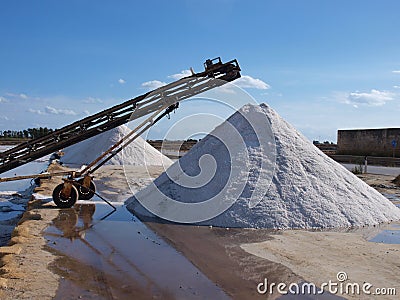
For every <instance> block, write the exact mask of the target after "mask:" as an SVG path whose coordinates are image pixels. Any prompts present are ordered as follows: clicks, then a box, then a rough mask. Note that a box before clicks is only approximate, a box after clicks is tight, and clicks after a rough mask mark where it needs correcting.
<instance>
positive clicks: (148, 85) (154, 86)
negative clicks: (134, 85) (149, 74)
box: [142, 80, 167, 90]
mask: <svg viewBox="0 0 400 300" xmlns="http://www.w3.org/2000/svg"><path fill="white" fill-rule="evenodd" d="M166 84H167V83H166V82H162V81H159V80H151V81H146V82H143V83H142V87H144V88H147V89H150V90H154V89H157V88H159V87H162V86H164V85H166Z"/></svg>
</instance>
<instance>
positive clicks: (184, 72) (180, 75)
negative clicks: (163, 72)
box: [168, 70, 192, 80]
mask: <svg viewBox="0 0 400 300" xmlns="http://www.w3.org/2000/svg"><path fill="white" fill-rule="evenodd" d="M190 75H192V72H191V71H190V70H182V71H181V72H180V73H177V74H172V75H169V76H168V78H172V79H175V80H179V79H182V78H184V77H187V76H190Z"/></svg>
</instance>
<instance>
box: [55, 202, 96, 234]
mask: <svg viewBox="0 0 400 300" xmlns="http://www.w3.org/2000/svg"><path fill="white" fill-rule="evenodd" d="M95 210H96V205H95V204H75V206H74V207H72V208H68V209H60V210H59V212H58V216H57V217H56V218H55V219H54V220H53V224H54V226H55V227H56V228H57V229H58V230H60V231H61V232H62V236H63V237H65V238H68V239H70V240H71V241H72V240H74V239H76V238H78V239H80V238H82V239H83V238H85V230H86V229H88V228H90V227H91V225H92V220H93V215H94V212H95Z"/></svg>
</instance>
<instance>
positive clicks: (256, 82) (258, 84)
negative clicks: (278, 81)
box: [234, 75, 270, 90]
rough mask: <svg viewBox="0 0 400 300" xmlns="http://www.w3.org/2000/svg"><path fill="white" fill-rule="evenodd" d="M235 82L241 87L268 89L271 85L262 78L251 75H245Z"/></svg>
mask: <svg viewBox="0 0 400 300" xmlns="http://www.w3.org/2000/svg"><path fill="white" fill-rule="evenodd" d="M234 84H236V85H237V86H239V87H241V88H249V89H258V90H267V89H269V88H270V86H269V85H268V84H267V83H265V82H264V81H262V80H261V79H257V78H253V77H251V76H249V75H243V76H242V77H240V78H239V79H236V80H235V81H234Z"/></svg>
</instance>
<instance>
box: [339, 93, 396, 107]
mask: <svg viewBox="0 0 400 300" xmlns="http://www.w3.org/2000/svg"><path fill="white" fill-rule="evenodd" d="M394 97H395V94H394V93H392V92H388V91H379V90H374V89H372V90H371V92H369V93H368V92H365V93H362V92H358V91H356V92H352V93H349V94H347V95H346V98H345V101H344V102H345V103H346V104H351V105H353V106H354V107H358V105H365V106H382V105H385V104H386V102H388V101H391V100H393V99H394Z"/></svg>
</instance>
